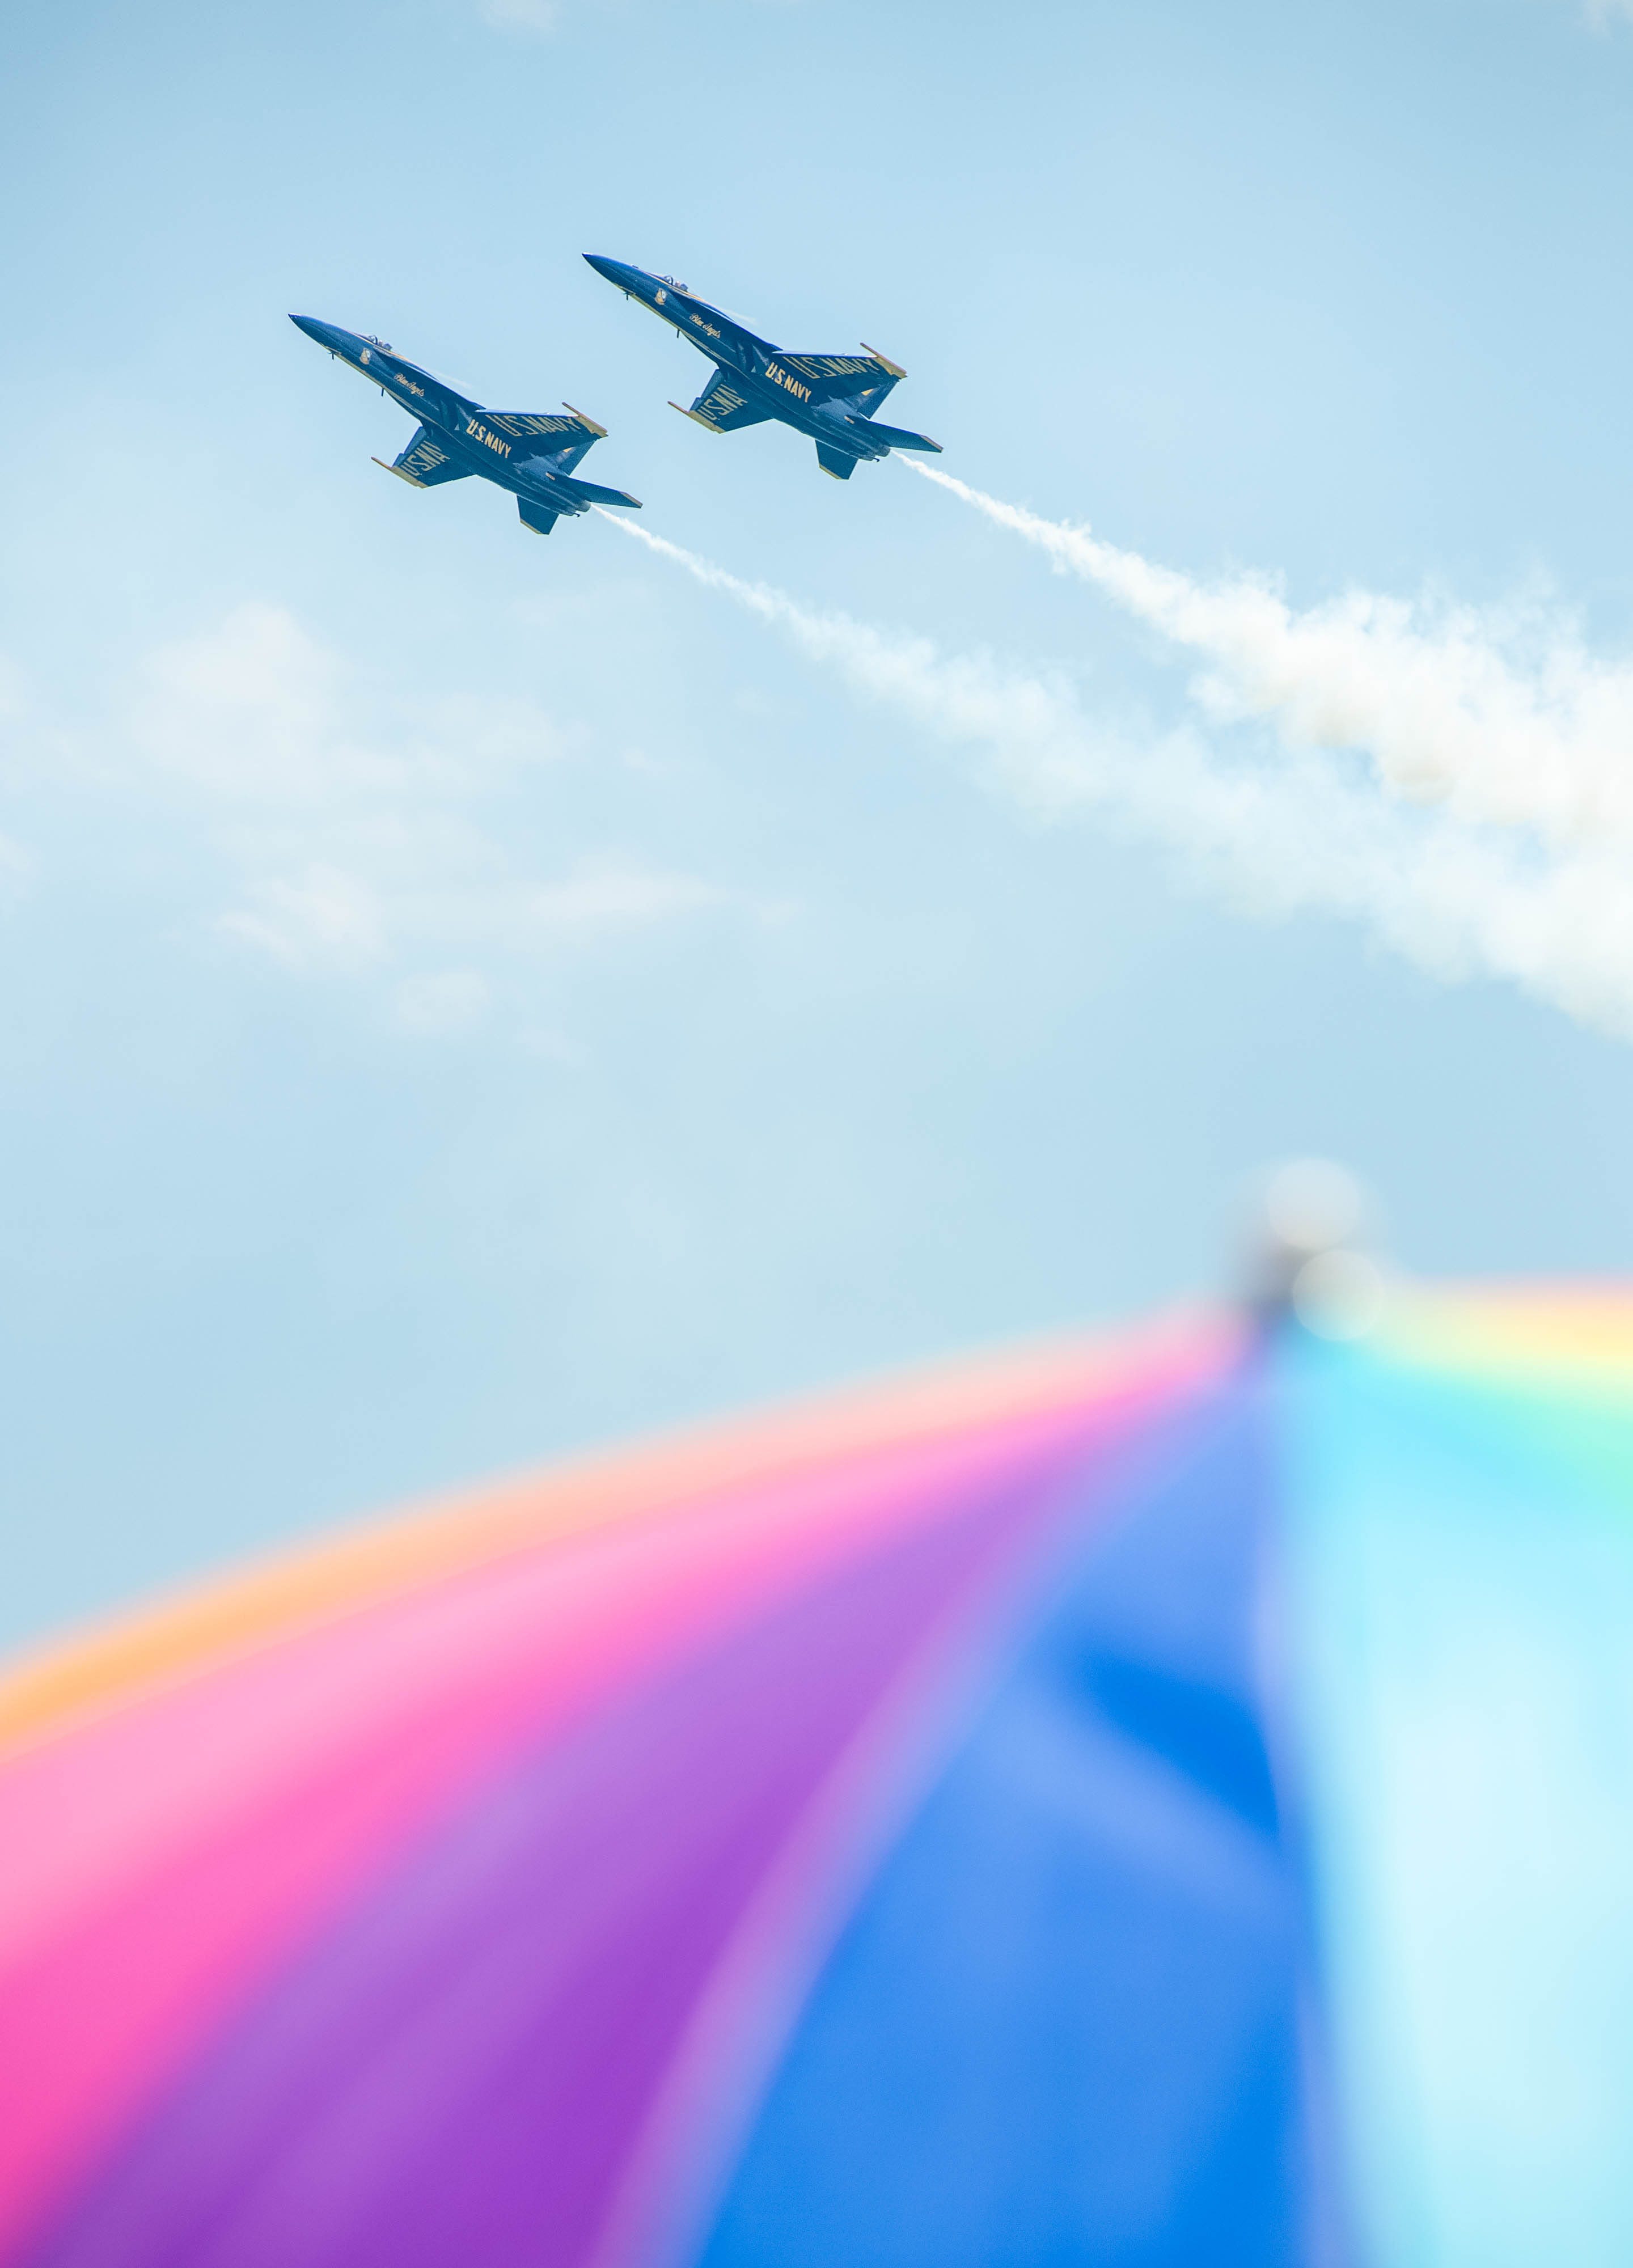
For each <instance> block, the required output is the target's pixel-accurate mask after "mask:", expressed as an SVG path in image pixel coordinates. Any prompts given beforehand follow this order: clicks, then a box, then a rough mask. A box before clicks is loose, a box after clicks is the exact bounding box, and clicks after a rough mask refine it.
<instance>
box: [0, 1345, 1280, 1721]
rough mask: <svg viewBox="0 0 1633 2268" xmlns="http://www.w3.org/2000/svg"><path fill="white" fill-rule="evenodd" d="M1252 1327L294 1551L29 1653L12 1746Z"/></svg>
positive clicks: (803, 1419)
mask: <svg viewBox="0 0 1633 2268" xmlns="http://www.w3.org/2000/svg"><path fill="white" fill-rule="evenodd" d="M1238 1343H1239V1329H1238V1327H1237V1326H1236V1325H1235V1324H1234V1323H1233V1322H1231V1321H1230V1320H1229V1319H1225V1318H1218V1317H1201V1318H1199V1317H1196V1316H1181V1317H1178V1318H1171V1319H1168V1320H1166V1321H1164V1322H1160V1323H1159V1324H1156V1325H1154V1326H1151V1327H1150V1328H1148V1329H1146V1330H1145V1331H1144V1332H1142V1333H1139V1334H1135V1335H1130V1334H1128V1333H1124V1334H1122V1335H1121V1336H1120V1337H1118V1338H1116V1339H1115V1340H1112V1339H1085V1340H1078V1341H1068V1342H1065V1343H1056V1344H1049V1345H1046V1346H1043V1347H1041V1348H1038V1347H1034V1348H1027V1349H1021V1350H1018V1351H1007V1352H1004V1353H1000V1354H998V1355H996V1356H993V1355H989V1356H986V1357H984V1358H979V1359H974V1360H967V1361H963V1362H960V1363H955V1364H950V1365H947V1366H938V1367H936V1368H934V1369H930V1370H926V1371H923V1372H919V1373H909V1374H908V1376H907V1377H905V1378H902V1379H899V1380H896V1381H891V1382H890V1383H889V1384H887V1385H886V1386H884V1387H867V1388H861V1389H857V1390H853V1391H851V1392H850V1393H848V1394H842V1395H835V1396H833V1397H831V1398H828V1397H825V1398H823V1399H820V1400H815V1401H812V1402H808V1403H798V1404H796V1405H794V1406H793V1407H791V1408H786V1409H783V1410H773V1411H770V1412H768V1413H766V1414H764V1415H757V1416H754V1417H752V1418H747V1419H739V1420H737V1421H735V1422H734V1423H732V1424H730V1425H725V1426H724V1427H722V1426H714V1427H710V1428H705V1429H702V1430H699V1431H696V1432H686V1433H682V1434H680V1435H676V1436H672V1437H669V1438H667V1439H664V1440H658V1441H656V1442H652V1443H645V1444H642V1445H640V1446H638V1447H636V1448H634V1449H630V1450H625V1451H620V1452H614V1453H612V1454H605V1455H601V1456H596V1457H591V1458H587V1459H585V1460H582V1461H578V1462H573V1463H571V1464H568V1465H564V1466H562V1467H558V1468H556V1469H554V1470H550V1471H547V1472H545V1473H543V1474H540V1475H536V1476H531V1477H529V1478H527V1479H525V1480H521V1481H516V1482H511V1483H510V1484H502V1485H500V1486H498V1487H497V1488H493V1489H490V1490H487V1491H482V1493H481V1494H478V1495H475V1496H469V1497H461V1498H456V1499H453V1500H452V1502H451V1503H444V1504H441V1505H438V1506H434V1507H431V1508H430V1509H428V1510H425V1511H423V1512H420V1513H410V1514H408V1516H407V1517H399V1518H397V1519H396V1520H394V1521H391V1522H389V1523H386V1524H380V1525H376V1526H370V1527H365V1528H358V1529H356V1530H354V1531H352V1532H350V1533H349V1534H347V1535H342V1536H340V1537H338V1538H336V1539H335V1540H334V1541H332V1542H327V1543H323V1544H321V1545H319V1546H318V1547H316V1548H315V1549H314V1548H313V1547H310V1546H308V1547H305V1548H304V1549H302V1550H298V1551H295V1552H290V1553H284V1554H280V1555H279V1556H278V1557H276V1558H274V1559H272V1560H271V1561H269V1562H266V1563H263V1564H262V1565H260V1566H259V1567H256V1568H253V1569H251V1570H250V1571H248V1572H246V1573H243V1574H234V1575H232V1576H230V1577H227V1578H224V1579H222V1580H217V1581H215V1582H212V1583H209V1584H207V1585H205V1586H204V1587H202V1588H199V1589H196V1590H194V1591H190V1592H188V1593H186V1594H183V1595H182V1596H180V1598H177V1599H175V1600H174V1601H173V1602H168V1603H166V1604H163V1605H159V1606H157V1607H153V1608H150V1609H147V1610H145V1611H144V1612H142V1613H139V1614H137V1615H136V1616H121V1617H120V1618H119V1619H117V1620H115V1621H114V1622H112V1623H110V1624H105V1625H103V1626H102V1627H100V1628H99V1629H95V1630H92V1631H90V1632H89V1633H87V1634H85V1635H84V1636H82V1637H80V1638H77V1639H74V1640H70V1642H68V1643H67V1644H66V1645H63V1646H56V1647H53V1648H51V1649H49V1650H48V1651H46V1652H44V1653H40V1654H38V1655H36V1656H34V1657H33V1658H32V1659H25V1660H24V1661H22V1662H20V1663H19V1664H18V1666H17V1667H16V1668H13V1669H12V1671H11V1673H10V1674H9V1675H7V1676H6V1677H5V1678H4V1679H3V1680H0V1754H4V1752H5V1750H6V1749H9V1748H14V1747H16V1746H18V1745H23V1744H26V1743H30V1742H33V1741H36V1740H39V1739H42V1738H46V1737H49V1736H51V1735H52V1734H56V1733H59V1732H62V1731H63V1730H65V1729H67V1728H68V1727H70V1726H71V1725H72V1724H73V1723H74V1722H76V1721H77V1719H79V1718H81V1717H82V1716H83V1715H85V1713H86V1712H97V1711H99V1710H102V1709H106V1708H108V1707H112V1706H116V1705H118V1704H119V1703H120V1702H121V1701H122V1700H123V1699H124V1698H126V1697H128V1696H129V1695H131V1694H133V1693H136V1692H140V1691H142V1690H145V1689H147V1688H149V1687H151V1686H154V1685H157V1684H163V1683H169V1682H171V1681H173V1680H175V1679H178V1678H181V1677H186V1676H188V1675H194V1674H196V1673H197V1672H198V1671H199V1670H200V1669H202V1668H205V1667H207V1666H208V1665H209V1664H210V1663H211V1662H213V1661H220V1660H222V1659H223V1658H224V1657H226V1656H229V1655H231V1654H232V1653H236V1652H238V1651H239V1650H241V1649H244V1648H247V1647H252V1646H260V1645H265V1644H268V1643H271V1642H274V1641H275V1640H276V1639H277V1638H280V1637H281V1636H283V1635H284V1634H285V1633H287V1632H289V1631H294V1630H298V1629H301V1628H305V1627H306V1626H308V1625H310V1624H313V1623H316V1622H320V1621H325V1620H329V1619H332V1618H335V1617H336V1616H342V1615H344V1614H346V1613H347V1612H349V1611H350V1610H352V1609H355V1608H357V1607H358V1606H359V1605H363V1604H365V1603H367V1602H370V1601H371V1600H373V1599H377V1598H379V1597H382V1596H386V1595H389V1594H394V1593H399V1592H405V1591H408V1590H412V1589H414V1588H415V1587H418V1586H419V1585H422V1584H426V1583H431V1582H435V1581H438V1580H441V1579H442V1578H444V1577H445V1576H447V1575H448V1574H450V1573H452V1572H458V1571H460V1570H462V1569H468V1568H472V1567H474V1566H478V1565H482V1563H483V1562H485V1561H489V1560H494V1559H498V1558H503V1557H505V1556H507V1555H509V1554H511V1553H512V1552H516V1551H521V1550H530V1549H536V1548H537V1547H538V1546H539V1545H540V1544H541V1543H545V1542H547V1541H548V1540H549V1539H551V1538H552V1537H555V1536H566V1535H572V1534H575V1533H577V1532H580V1531H582V1530H584V1529H585V1528H593V1527H596V1526H600V1525H602V1524H606V1523H610V1522H613V1521H620V1520H624V1519H628V1518H630V1517H634V1516H640V1515H651V1513H654V1512H656V1511H658V1510H661V1509H662V1508H663V1507H665V1506H679V1505H681V1504H684V1503H686V1502H687V1501H688V1500H690V1499H693V1498H695V1497H696V1496H698V1495H700V1494H703V1493H706V1492H709V1491H712V1490H715V1489H717V1488H720V1487H723V1486H733V1485H741V1484H748V1483H754V1482H759V1481H761V1480H765V1479H770V1478H775V1477H777V1476H783V1475H787V1474H792V1473H796V1472H798V1471H799V1470H800V1469H803V1468H805V1467H806V1466H809V1465H811V1464H813V1463H816V1462H826V1461H827V1460H828V1459H830V1458H833V1457H835V1456H838V1455H843V1454H854V1453H857V1452H862V1451H865V1450H869V1449H872V1448H880V1447H888V1446H889V1445H891V1444H893V1443H905V1442H909V1441H912V1440H928V1439H932V1438H934V1437H936V1436H937V1435H946V1436H949V1437H952V1436H956V1435H958V1434H960V1433H963V1432H976V1431H979V1430H980V1428H981V1427H982V1426H983V1425H990V1424H993V1423H994V1422H997V1421H998V1420H1001V1419H1003V1418H1005V1417H1011V1416H1016V1415H1019V1414H1021V1413H1024V1412H1026V1411H1027V1410H1041V1409H1047V1408H1048V1407H1050V1406H1052V1405H1054V1404H1056V1403H1072V1402H1076V1401H1079V1400H1082V1401H1085V1402H1092V1401H1093V1400H1095V1399H1097V1398H1099V1397H1100V1395H1112V1394H1115V1393H1117V1392H1119V1391H1121V1390H1123V1389H1125V1388H1128V1387H1129V1386H1130V1385H1132V1384H1134V1383H1135V1382H1136V1381H1137V1380H1138V1379H1139V1377H1140V1376H1141V1374H1142V1373H1144V1372H1145V1371H1147V1370H1152V1371H1157V1372H1161V1371H1162V1370H1164V1369H1165V1368H1167V1367H1171V1366H1173V1367H1183V1366H1186V1365H1188V1364H1191V1363H1194V1364H1195V1365H1197V1366H1202V1367H1206V1366H1210V1365H1211V1364H1213V1363H1216V1362H1221V1361H1224V1360H1227V1359H1229V1356H1230V1354H1231V1352H1232V1351H1233V1349H1234V1348H1235V1346H1236V1345H1237V1344H1238Z"/></svg>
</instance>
